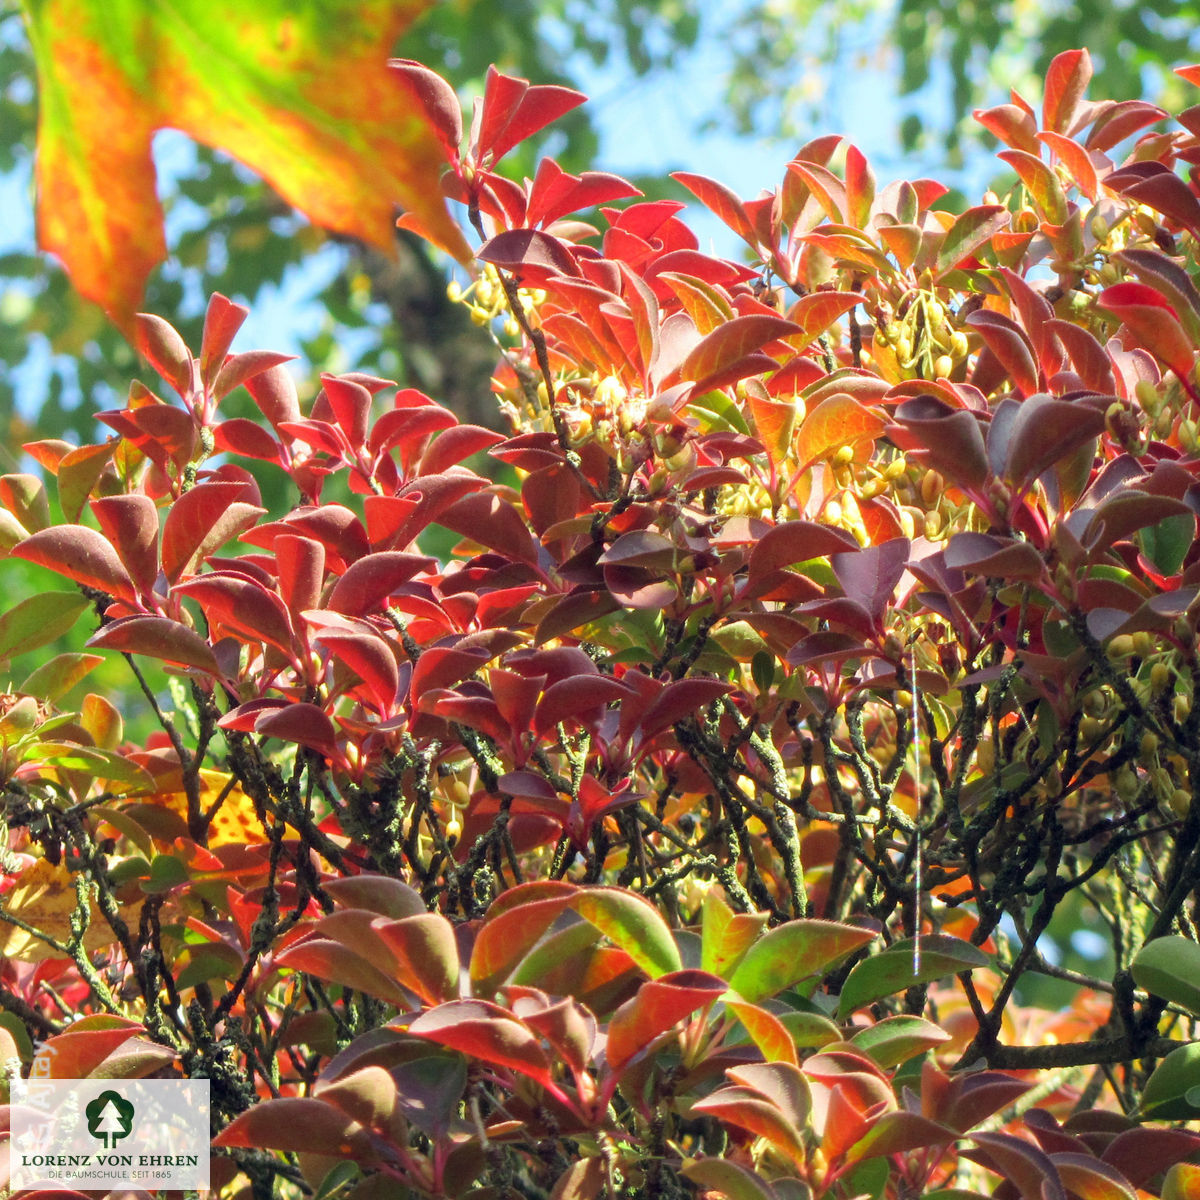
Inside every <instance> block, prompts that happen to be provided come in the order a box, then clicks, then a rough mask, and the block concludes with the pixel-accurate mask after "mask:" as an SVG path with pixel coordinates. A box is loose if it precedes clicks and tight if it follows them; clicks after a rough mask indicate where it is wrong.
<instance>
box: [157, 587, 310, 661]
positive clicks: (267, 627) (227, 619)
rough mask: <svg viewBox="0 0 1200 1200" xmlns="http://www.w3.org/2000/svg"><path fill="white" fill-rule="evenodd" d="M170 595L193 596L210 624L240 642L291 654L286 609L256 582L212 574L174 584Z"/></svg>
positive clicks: (290, 631) (288, 621)
mask: <svg viewBox="0 0 1200 1200" xmlns="http://www.w3.org/2000/svg"><path fill="white" fill-rule="evenodd" d="M172 593H173V594H182V595H185V596H194V597H195V599H196V600H197V601H198V602H199V604H200V607H201V608H202V609H204V613H205V615H206V616H207V617H208V619H209V621H210V623H213V624H215V625H219V626H220V627H221V628H222V629H224V630H225V631H226V632H228V633H230V634H232V635H234V636H237V635H241V640H243V641H246V640H249V641H262V642H266V643H267V644H268V645H272V646H275V647H276V648H277V649H279V650H282V651H283V653H284V654H286V655H287V656H288V657H289V658H291V657H292V656H293V655H294V653H295V648H294V644H293V642H294V639H293V635H292V627H291V622H290V620H289V618H288V611H287V608H286V607H285V606H284V603H283V601H282V600H280V598H279V597H278V596H277V595H276V594H275V593H274V592H269V591H268V590H267V589H266V588H265V587H263V585H262V584H261V583H259V582H257V581H256V580H253V579H249V578H247V577H246V576H241V575H233V574H229V573H226V572H215V571H214V572H212V573H211V574H208V575H197V576H195V577H194V578H192V579H189V580H188V581H187V582H186V583H177V584H176V585H175V586H174V588H172Z"/></svg>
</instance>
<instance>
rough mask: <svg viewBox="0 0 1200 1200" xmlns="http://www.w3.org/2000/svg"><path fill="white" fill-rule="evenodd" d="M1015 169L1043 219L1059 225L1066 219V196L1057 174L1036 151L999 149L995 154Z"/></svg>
mask: <svg viewBox="0 0 1200 1200" xmlns="http://www.w3.org/2000/svg"><path fill="white" fill-rule="evenodd" d="M996 157H997V158H999V159H1002V160H1003V161H1004V162H1006V163H1008V165H1009V166H1010V167H1012V169H1013V170H1014V171H1016V173H1017V175H1018V176H1019V178H1020V180H1021V182H1022V183H1023V184H1024V185H1025V187H1026V188H1027V189H1028V191H1029V194H1030V196H1031V197H1032V198H1033V202H1034V204H1035V205H1036V206H1037V208H1038V210H1039V211H1040V213H1041V216H1042V219H1043V220H1044V221H1048V222H1050V224H1051V225H1061V224H1063V222H1064V221H1066V219H1067V212H1068V209H1067V197H1066V194H1065V193H1064V192H1063V189H1062V184H1061V183H1059V181H1058V176H1057V175H1055V174H1054V172H1053V171H1052V170H1051V169H1050V168H1049V167H1048V166H1046V164H1045V163H1044V162H1042V160H1041V159H1040V158H1039V157H1038V156H1037V154H1036V153H1029V152H1027V151H1025V150H1001V151H1000V153H999V154H997V155H996Z"/></svg>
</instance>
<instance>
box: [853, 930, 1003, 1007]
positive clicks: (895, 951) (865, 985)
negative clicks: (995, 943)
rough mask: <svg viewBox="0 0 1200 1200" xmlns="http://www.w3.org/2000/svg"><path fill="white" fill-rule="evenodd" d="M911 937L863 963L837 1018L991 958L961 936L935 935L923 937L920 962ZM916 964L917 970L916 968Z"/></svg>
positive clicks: (855, 975)
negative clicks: (917, 959) (885, 997)
mask: <svg viewBox="0 0 1200 1200" xmlns="http://www.w3.org/2000/svg"><path fill="white" fill-rule="evenodd" d="M914 949H915V948H914V946H913V941H912V939H911V938H904V939H903V940H902V941H899V942H895V943H893V944H892V945H891V946H889V947H888V948H887V949H886V950H884V951H883V952H882V953H880V954H876V955H874V956H873V957H871V958H868V959H865V960H864V961H863V962H860V963H859V964H858V965H857V966H856V967H855V968H854V970H852V971H851V972H850V974H849V976H848V977H847V979H846V982H845V984H844V986H843V987H842V994H841V998H840V1000H839V1002H838V1017H839V1018H845V1017H847V1016H849V1015H850V1013H852V1012H854V1011H855V1010H856V1009H859V1008H863V1007H865V1006H866V1005H868V1004H873V1003H874V1002H875V1001H876V1000H881V999H883V997H884V996H894V995H895V994H896V993H897V992H902V991H904V990H905V989H906V988H910V987H913V986H915V985H916V984H921V983H932V982H933V981H934V980H935V979H941V978H943V977H944V976H946V975H957V974H958V973H959V972H960V971H969V970H971V969H972V968H974V967H986V966H989V965H990V964H991V959H990V958H988V956H987V955H986V954H984V953H983V951H982V950H980V949H979V948H978V947H976V946H973V945H971V943H970V942H965V941H963V940H962V939H961V938H956V937H949V936H947V935H946V934H934V935H932V936H927V937H923V938H922V939H921V954H920V961H919V964H918V963H917V961H916V955H915V954H914ZM914 967H916V969H914Z"/></svg>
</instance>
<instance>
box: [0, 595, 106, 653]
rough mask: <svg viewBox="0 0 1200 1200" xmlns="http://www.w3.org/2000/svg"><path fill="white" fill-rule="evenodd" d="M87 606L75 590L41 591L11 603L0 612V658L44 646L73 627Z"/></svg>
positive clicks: (85, 599) (83, 598) (84, 597)
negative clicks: (17, 602)
mask: <svg viewBox="0 0 1200 1200" xmlns="http://www.w3.org/2000/svg"><path fill="white" fill-rule="evenodd" d="M87 606H88V599H87V597H86V596H81V595H80V594H79V593H78V592H42V594H41V595H40V596H30V597H29V598H28V599H26V600H22V601H21V602H20V603H19V604H14V605H13V606H12V608H10V609H9V610H8V611H7V612H5V613H4V614H3V616H0V658H12V657H14V656H15V655H17V654H24V653H26V652H27V651H29V650H37V649H38V648H39V647H41V646H46V645H48V644H49V643H50V642H52V641H54V640H55V638H59V637H62V635H63V634H64V633H67V632H68V631H69V630H71V629H72V628H74V625H75V622H76V620H77V619H78V618H79V615H80V614H81V613H82V612H83V611H84V609H86V608H87Z"/></svg>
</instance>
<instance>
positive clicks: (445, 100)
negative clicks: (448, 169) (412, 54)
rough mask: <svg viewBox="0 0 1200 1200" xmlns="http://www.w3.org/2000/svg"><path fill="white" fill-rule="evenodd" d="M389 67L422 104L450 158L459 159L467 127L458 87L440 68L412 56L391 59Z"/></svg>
mask: <svg viewBox="0 0 1200 1200" xmlns="http://www.w3.org/2000/svg"><path fill="white" fill-rule="evenodd" d="M388 67H389V68H390V69H391V70H392V72H393V73H394V75H395V77H396V78H397V79H399V80H400V82H401V83H403V85H404V86H405V88H406V89H407V90H408V92H409V94H410V95H411V96H412V97H413V99H414V100H416V101H417V103H418V104H419V105H420V106H421V110H422V112H423V113H424V116H425V120H426V121H427V122H428V123H429V125H430V127H431V128H432V129H433V132H434V133H435V134H436V135H437V138H438V141H440V142H441V143H442V149H443V150H444V151H445V152H446V158H447V160H448V161H450V162H452V163H453V162H457V161H458V147H459V144H460V143H461V142H462V134H463V127H462V105H460V104H459V102H458V97H457V96H456V95H455V93H454V89H453V88H452V87H451V86H450V85H449V84H448V83H447V82H446V81H445V80H444V79H443V78H442V77H441V76H440V75H438V74H437V72H436V71H431V70H430V69H429V68H428V67H425V66H422V65H421V64H420V63H419V62H414V61H413V60H412V59H410V58H389V59H388Z"/></svg>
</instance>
